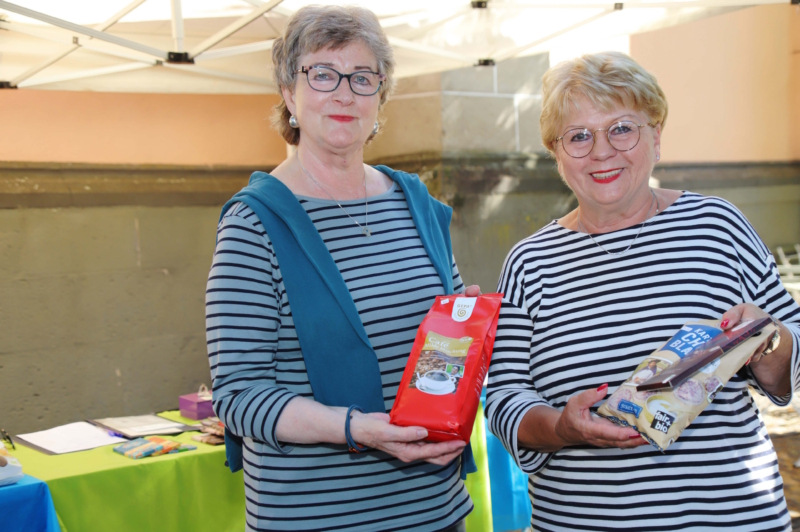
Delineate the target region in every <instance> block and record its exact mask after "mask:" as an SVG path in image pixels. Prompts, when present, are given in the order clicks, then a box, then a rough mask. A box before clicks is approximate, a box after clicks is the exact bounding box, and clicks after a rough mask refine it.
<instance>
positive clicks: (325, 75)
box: [295, 65, 386, 96]
mask: <svg viewBox="0 0 800 532" xmlns="http://www.w3.org/2000/svg"><path fill="white" fill-rule="evenodd" d="M295 72H298V73H303V74H305V75H306V79H308V85H309V86H310V87H311V88H312V89H314V90H315V91H319V92H333V91H335V90H336V89H338V88H339V84H340V83H341V82H342V78H347V83H348V84H349V85H350V90H351V91H353V94H358V95H359V96H372V95H373V94H375V93H377V92H378V91H379V90H381V85H383V82H384V80H385V79H386V76H384V75H383V74H379V73H378V72H372V71H371V70H359V71H358V72H353V73H351V74H342V73H341V72H339V71H337V70H334V69H332V68H331V67H326V66H322V65H312V66H310V67H302V68H300V69H298V70H295Z"/></svg>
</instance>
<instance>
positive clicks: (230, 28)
mask: <svg viewBox="0 0 800 532" xmlns="http://www.w3.org/2000/svg"><path fill="white" fill-rule="evenodd" d="M281 2H283V0H271V1H270V2H267V3H266V4H264V5H262V6H260V7H258V8H256V9H254V10H253V11H251V12H250V13H248V14H247V15H245V16H243V17H241V18H239V19H237V20H234V21H233V22H232V23H230V24H228V25H227V26H226V27H224V28H222V29H221V30H219V31H218V32H217V33H215V34H214V35H212V36H211V37H209V38H207V39H206V40H204V41H203V42H201V43H200V44H198V45H197V46H195V47H194V48H193V49H192V50H191V51H190V52H189V58H190V59H194V58H195V57H197V56H199V55H200V54H202V53H203V52H205V51H206V50H208V49H209V48H211V47H212V46H214V45H216V44H218V43H219V42H220V41H222V40H223V39H227V38H228V37H230V36H231V35H233V34H234V33H236V32H237V31H239V30H240V29H242V28H244V27H245V26H247V25H248V24H250V23H251V22H253V21H254V20H255V19H257V18H258V17H260V16H261V15H263V14H264V13H266V12H267V11H270V10H271V9H273V8H275V7H277V6H278V5H279V4H280V3H281Z"/></svg>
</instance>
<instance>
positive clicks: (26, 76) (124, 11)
mask: <svg viewBox="0 0 800 532" xmlns="http://www.w3.org/2000/svg"><path fill="white" fill-rule="evenodd" d="M145 1H146V0H133V2H131V3H130V4H128V5H127V6H125V8H124V9H122V10H121V11H120V12H118V13H116V14H114V15H113V16H112V17H111V18H109V19H108V20H106V21H105V22H103V23H101V24H98V25H97V26H95V28H94V29H96V30H97V31H105V30H107V29H108V28H110V27H111V26H113V25H114V24H116V23H117V22H119V21H120V19H122V18H123V17H124V16H125V15H127V14H128V13H130V12H131V11H133V10H134V9H136V8H137V7H139V6H140V5H142V4H143V3H144V2H145ZM89 38H90V39H91V37H89ZM80 47H81V44H80V42H79V41H78V38H77V37H73V38H72V46H70V47H69V48H68V49H66V50H64V51H63V52H61V53H60V54H57V55H54V56H52V57H50V58H48V59H46V60H45V61H43V62H41V63H39V64H38V65H36V66H34V67H32V68H30V69H28V70H26V71H25V72H23V73H22V74H20V75H19V76H17V77H16V78H14V79H12V80H11V81H10V84H11V86H12V87H16V86H18V85H19V84H20V83H22V82H23V81H25V80H26V79H29V78H31V77H33V76H35V75H36V74H38V73H39V72H41V71H42V70H44V69H45V68H47V67H49V66H52V65H54V64H55V63H57V62H58V61H60V60H62V59H64V58H65V57H67V56H68V55H69V54H71V53H72V52H74V51H75V50H77V49H79V48H80Z"/></svg>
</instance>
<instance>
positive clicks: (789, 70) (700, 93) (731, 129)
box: [630, 3, 800, 163]
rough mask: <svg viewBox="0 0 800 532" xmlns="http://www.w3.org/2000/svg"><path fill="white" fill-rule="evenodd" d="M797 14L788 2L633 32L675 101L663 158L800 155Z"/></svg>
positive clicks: (638, 54) (637, 54) (634, 43)
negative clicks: (650, 30)
mask: <svg viewBox="0 0 800 532" xmlns="http://www.w3.org/2000/svg"><path fill="white" fill-rule="evenodd" d="M798 19H800V9H798V7H797V6H791V5H788V3H787V5H769V6H759V7H754V8H748V9H742V10H739V11H735V12H732V13H728V14H724V15H720V16H716V17H711V18H707V19H702V20H697V21H694V22H689V23H687V24H682V25H679V26H674V27H670V28H665V29H661V30H657V31H653V32H648V33H643V34H639V35H633V36H631V42H630V50H631V55H632V56H633V57H634V58H635V59H636V60H637V61H639V62H640V63H641V64H642V65H643V66H644V67H645V68H647V69H648V70H650V71H651V72H653V73H654V74H655V75H656V77H657V78H658V80H659V83H660V84H661V86H662V88H663V89H664V92H665V93H666V94H667V99H668V101H669V104H670V111H669V118H668V120H667V127H666V130H665V134H664V136H663V137H662V142H663V149H662V159H661V161H662V162H665V163H669V162H689V161H691V162H723V161H724V162H735V161H790V160H800V140H798V132H797V124H798V123H800V100H798V98H800V96H799V95H800V89H798V84H797V80H798V78H800V72H799V71H798V68H800V60H798V50H800V45H798V41H799V40H800V37H798V35H800V22H798ZM792 80H794V83H793V84H792V83H791V82H792ZM698 129H700V133H698ZM698 137H700V138H702V141H700V142H698Z"/></svg>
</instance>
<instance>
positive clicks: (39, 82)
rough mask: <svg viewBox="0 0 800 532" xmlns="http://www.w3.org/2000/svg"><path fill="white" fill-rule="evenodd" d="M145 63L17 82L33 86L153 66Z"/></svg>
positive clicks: (21, 86)
mask: <svg viewBox="0 0 800 532" xmlns="http://www.w3.org/2000/svg"><path fill="white" fill-rule="evenodd" d="M155 64H156V62H155V61H154V62H153V64H149V65H148V64H147V63H126V64H124V65H115V66H112V67H104V68H94V69H92V70H84V71H83V72H73V73H72V74H62V75H60V76H51V77H48V78H42V79H35V80H31V81H23V82H22V83H20V84H19V88H20V89H22V88H25V87H35V86H37V85H47V84H49V83H58V82H60V81H73V80H76V79H84V78H93V77H96V76H105V75H106V74H117V73H119V72H128V71H130V70H139V69H142V68H150V67H152V66H155Z"/></svg>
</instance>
